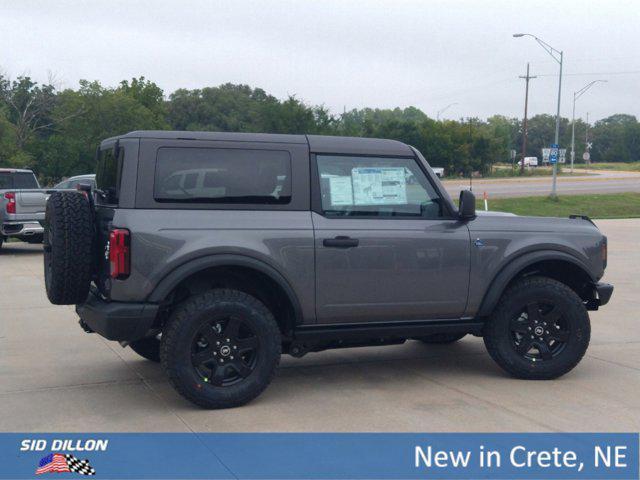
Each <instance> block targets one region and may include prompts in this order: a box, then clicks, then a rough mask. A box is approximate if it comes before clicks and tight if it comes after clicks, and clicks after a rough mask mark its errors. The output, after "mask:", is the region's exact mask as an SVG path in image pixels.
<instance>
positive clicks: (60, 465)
mask: <svg viewBox="0 0 640 480" xmlns="http://www.w3.org/2000/svg"><path fill="white" fill-rule="evenodd" d="M54 472H55V473H65V472H76V473H79V474H80V475H95V474H96V471H95V470H94V468H93V467H92V466H91V465H89V460H86V459H85V460H78V459H77V458H76V457H74V456H73V455H69V454H62V453H50V454H49V455H47V456H46V457H43V458H42V459H41V460H40V463H38V468H37V469H36V475H42V474H43V473H54Z"/></svg>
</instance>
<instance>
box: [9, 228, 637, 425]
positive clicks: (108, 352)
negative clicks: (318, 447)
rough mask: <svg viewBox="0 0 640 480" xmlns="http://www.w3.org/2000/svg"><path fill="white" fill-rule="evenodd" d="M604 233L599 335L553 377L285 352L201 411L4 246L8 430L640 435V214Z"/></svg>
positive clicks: (395, 351) (391, 356)
mask: <svg viewBox="0 0 640 480" xmlns="http://www.w3.org/2000/svg"><path fill="white" fill-rule="evenodd" d="M597 224H598V225H599V226H600V227H601V228H602V230H603V232H604V233H605V234H606V235H607V236H608V237H609V268H608V270H607V274H606V275H605V280H606V281H609V282H611V283H613V284H614V285H615V287H616V290H615V292H614V294H613V298H612V300H611V302H610V304H609V305H607V306H606V307H604V308H603V309H601V310H600V311H597V312H591V319H592V339H591V346H590V347H589V350H588V351H587V354H586V356H585V357H584V359H583V360H582V362H581V363H580V365H578V367H577V368H575V369H574V370H573V371H572V372H570V373H569V374H567V375H566V376H564V377H563V378H560V379H558V380H553V381H524V380H516V379H513V378H510V377H509V376H507V375H506V374H505V373H504V372H503V371H502V370H500V368H499V367H498V366H497V365H496V364H495V363H494V362H493V361H492V360H491V358H490V357H489V355H488V354H487V353H486V351H485V348H484V345H483V343H482V340H481V339H479V338H474V337H469V336H468V337H466V338H465V339H463V340H462V341H460V342H458V343H457V344H454V345H451V346H437V345H423V344H422V343H420V342H417V341H409V342H407V343H406V344H404V345H397V346H389V347H367V348H352V349H344V350H334V351H327V352H321V353H312V354H309V355H307V356H306V357H304V358H302V359H294V358H291V357H288V356H284V357H283V359H282V364H281V368H280V369H279V371H278V375H277V376H276V379H275V380H274V382H273V383H272V384H271V386H270V387H269V388H268V389H267V390H266V391H265V393H264V394H263V395H261V396H260V397H259V398H257V399H256V400H255V401H253V402H252V403H250V404H249V405H246V406H244V407H241V408H235V409H229V410H219V411H206V410H201V409H199V408H197V407H194V406H193V405H192V404H190V403H189V402H187V401H186V400H184V399H183V398H182V397H180V396H179V395H178V394H177V393H176V392H175V391H174V390H173V389H172V388H171V387H170V385H169V384H168V382H167V380H166V379H165V376H164V373H163V372H162V369H161V368H160V366H159V365H157V364H155V363H152V362H149V361H147V360H143V359H142V358H140V357H138V356H137V355H136V354H135V353H134V352H132V351H131V349H128V348H126V349H123V348H121V347H120V345H118V344H117V343H114V342H107V341H106V340H103V339H102V338H101V337H99V336H97V335H95V334H93V335H90V334H86V333H84V332H83V331H82V330H81V328H80V327H79V326H78V323H77V317H76V315H75V313H74V311H73V308H72V307H70V306H69V307H67V306H62V307H60V306H53V305H51V304H50V303H49V302H48V301H47V299H46V295H45V292H44V286H43V278H42V247H41V246H39V245H27V244H21V243H10V244H5V245H4V246H3V248H2V250H0V272H1V273H2V288H0V316H1V319H0V378H1V379H2V381H1V382H0V431H4V432H16V431H18V432H20V431H25V432H29V431H33V432H37V431H53V432H60V431H68V432H79V431H103V432H118V431H134V432H135V431H154V432H170V431H174V432H179V431H187V432H188V431H202V432H229V431H278V432H295V431H308V432H314V431H330V432H342V431H367V432H372V431H384V432H401V431H409V432H429V431H434V432H435V431H445V432H446V431H478V432H482V431H505V432H513V431H520V432H523V431H524V432H527V431H569V432H572V431H587V432H592V431H627V432H637V431H638V430H640V415H639V414H638V412H640V329H638V312H639V311H640V297H639V296H638V294H637V292H638V290H639V289H640V279H639V277H638V275H637V269H638V265H640V249H638V248H637V246H638V240H637V238H638V233H640V219H632V220H603V221H597Z"/></svg>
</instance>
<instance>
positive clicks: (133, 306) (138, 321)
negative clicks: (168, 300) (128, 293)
mask: <svg viewBox="0 0 640 480" xmlns="http://www.w3.org/2000/svg"><path fill="white" fill-rule="evenodd" d="M158 309H159V306H158V305H157V304H154V303H129V302H106V301H104V300H102V299H101V298H99V297H98V296H96V295H95V294H94V293H93V292H91V293H89V297H88V298H87V301H86V302H85V303H83V304H81V305H76V312H77V313H78V315H79V316H80V319H81V320H82V321H83V322H84V323H85V324H86V325H87V326H88V327H89V328H90V329H91V330H93V331H94V332H96V333H98V334H100V335H102V336H103V337H104V338H106V339H107V340H117V341H132V340H137V339H139V338H142V337H144V336H145V335H146V333H147V332H148V331H149V330H150V329H151V327H152V326H153V322H154V321H155V319H156V316H157V314H158Z"/></svg>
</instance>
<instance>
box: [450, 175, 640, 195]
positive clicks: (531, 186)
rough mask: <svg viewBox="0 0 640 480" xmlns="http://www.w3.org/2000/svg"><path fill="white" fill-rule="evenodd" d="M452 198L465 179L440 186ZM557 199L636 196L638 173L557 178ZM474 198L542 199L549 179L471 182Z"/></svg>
mask: <svg viewBox="0 0 640 480" xmlns="http://www.w3.org/2000/svg"><path fill="white" fill-rule="evenodd" d="M442 183H443V184H444V186H445V188H446V189H447V192H449V195H451V197H452V198H458V195H459V193H460V190H462V189H468V188H469V179H464V180H444V181H443V182H442ZM557 190H558V195H581V194H582V195H584V194H593V193H601V194H602V193H620V192H640V172H613V171H599V172H597V173H593V174H589V175H579V174H578V175H574V176H571V177H569V176H559V177H558V185H557ZM473 191H474V192H476V195H482V194H483V192H487V194H488V195H489V198H501V197H527V196H543V195H549V193H551V177H528V178H500V179H497V178H494V179H474V180H473Z"/></svg>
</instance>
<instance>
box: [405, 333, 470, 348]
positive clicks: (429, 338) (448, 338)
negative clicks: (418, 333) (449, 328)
mask: <svg viewBox="0 0 640 480" xmlns="http://www.w3.org/2000/svg"><path fill="white" fill-rule="evenodd" d="M466 335H467V334H466V333H434V334H432V335H425V336H424V337H418V338H416V340H420V341H421V342H423V343H429V344H441V345H446V344H448V343H454V342H457V341H458V340H460V339H462V338H463V337H465V336H466Z"/></svg>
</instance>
